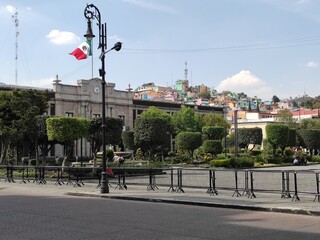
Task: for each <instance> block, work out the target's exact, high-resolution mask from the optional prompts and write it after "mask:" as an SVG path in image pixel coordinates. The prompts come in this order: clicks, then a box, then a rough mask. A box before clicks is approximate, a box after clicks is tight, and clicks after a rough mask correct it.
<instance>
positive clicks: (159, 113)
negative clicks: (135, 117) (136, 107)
mask: <svg viewBox="0 0 320 240" xmlns="http://www.w3.org/2000/svg"><path fill="white" fill-rule="evenodd" d="M141 118H162V119H165V120H166V126H165V129H166V131H169V132H170V133H171V132H172V131H173V123H172V117H171V116H170V114H168V113H167V112H165V111H163V110H161V109H159V108H157V107H154V106H151V107H149V108H148V109H147V110H146V111H144V112H143V113H142V114H141Z"/></svg>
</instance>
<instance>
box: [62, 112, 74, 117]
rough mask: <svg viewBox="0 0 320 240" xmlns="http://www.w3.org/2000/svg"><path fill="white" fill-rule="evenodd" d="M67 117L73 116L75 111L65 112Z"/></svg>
mask: <svg viewBox="0 0 320 240" xmlns="http://www.w3.org/2000/svg"><path fill="white" fill-rule="evenodd" d="M64 115H65V116H67V117H73V113H72V112H65V114H64Z"/></svg>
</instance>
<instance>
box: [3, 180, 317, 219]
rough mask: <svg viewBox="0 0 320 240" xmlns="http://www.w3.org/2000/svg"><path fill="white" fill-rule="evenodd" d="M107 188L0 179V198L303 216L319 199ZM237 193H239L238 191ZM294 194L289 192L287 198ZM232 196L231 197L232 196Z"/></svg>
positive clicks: (313, 212) (310, 212)
mask: <svg viewBox="0 0 320 240" xmlns="http://www.w3.org/2000/svg"><path fill="white" fill-rule="evenodd" d="M115 187H116V185H114V184H113V185H112V186H111V187H110V193H108V194H100V189H99V188H97V185H96V183H85V185H82V186H81V187H74V186H73V185H66V184H63V185H61V186H60V185H57V186H55V185H54V182H47V184H45V185H42V184H36V183H26V184H24V183H20V181H16V182H15V183H8V182H5V181H4V180H1V181H0V197H1V196H4V195H28V196H50V197H70V196H78V197H79V196H81V197H100V198H108V199H118V200H133V201H146V202H157V203H170V204H185V205H197V206H204V207H223V208H237V209H247V210H256V211H270V212H283V213H294V214H304V215H314V216H320V202H318V199H316V200H315V201H314V202H313V200H314V199H315V196H314V195H302V194H301V195H298V197H299V198H300V201H298V200H297V199H295V198H281V194H279V193H261V192H254V194H255V196H256V198H254V197H253V196H250V195H242V196H238V194H237V193H236V192H234V191H226V190H219V189H218V195H210V194H208V193H206V191H207V190H206V189H193V188H184V189H183V190H184V193H177V192H171V191H170V192H168V189H169V188H168V187H164V186H159V189H157V190H155V191H152V190H151V191H148V190H147V186H141V185H129V186H128V188H127V190H125V189H120V190H119V189H115ZM239 193H240V194H243V192H242V191H240V190H239ZM293 194H294V193H291V197H294V196H293ZM233 195H234V196H233Z"/></svg>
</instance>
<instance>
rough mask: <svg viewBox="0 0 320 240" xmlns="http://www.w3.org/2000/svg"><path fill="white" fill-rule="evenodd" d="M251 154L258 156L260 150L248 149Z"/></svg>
mask: <svg viewBox="0 0 320 240" xmlns="http://www.w3.org/2000/svg"><path fill="white" fill-rule="evenodd" d="M250 155H251V156H259V155H261V150H252V151H250Z"/></svg>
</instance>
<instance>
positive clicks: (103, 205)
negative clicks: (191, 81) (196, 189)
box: [0, 192, 320, 240]
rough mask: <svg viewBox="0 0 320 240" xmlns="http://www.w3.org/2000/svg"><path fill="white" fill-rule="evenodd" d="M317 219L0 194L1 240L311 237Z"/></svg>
mask: <svg viewBox="0 0 320 240" xmlns="http://www.w3.org/2000/svg"><path fill="white" fill-rule="evenodd" d="M319 225H320V218H319V217H311V216H301V215H293V214H283V213H266V212H255V211H245V210H234V209H223V208H222V209H219V208H207V207H197V206H185V205H172V204H163V203H151V202H134V201H122V200H111V199H99V198H84V197H82V198H78V197H71V196H44V195H40V194H39V195H37V196H33V195H31V194H30V195H27V194H24V195H13V194H4V192H3V194H1V195H0V239H1V240H16V239H19V240H20V239H24V240H37V239H39V240H40V239H41V240H43V239H46V240H51V239H54V240H64V239H66V240H72V239H76V240H89V239H90V240H97V239H111V240H113V239H115V240H117V239H126V240H128V239H130V240H134V239H139V240H141V239H148V240H152V239H183V240H188V239H219V240H224V239H238V240H242V239H246V240H248V239H273V240H275V239H286V240H287V239H291V240H294V239H299V240H300V239H304V240H308V239H316V238H318V237H319V234H320V229H319Z"/></svg>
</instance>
